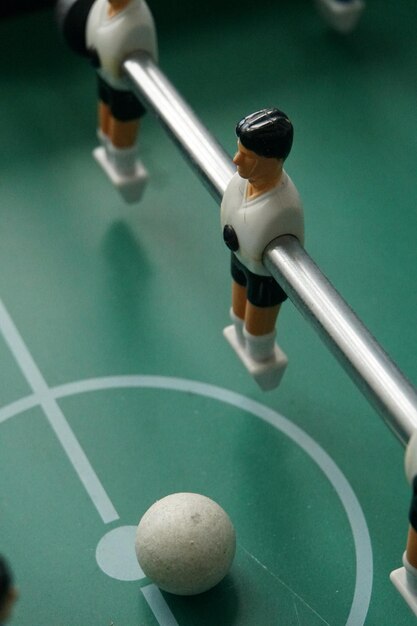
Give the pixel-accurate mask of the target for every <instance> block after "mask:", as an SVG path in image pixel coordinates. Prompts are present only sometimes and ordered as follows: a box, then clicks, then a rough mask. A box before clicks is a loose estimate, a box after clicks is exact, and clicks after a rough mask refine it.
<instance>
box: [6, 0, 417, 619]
mask: <svg viewBox="0 0 417 626" xmlns="http://www.w3.org/2000/svg"><path fill="white" fill-rule="evenodd" d="M150 4H151V3H150ZM161 4H162V3H161V2H159V3H158V5H157V11H156V13H158V14H160V13H163V7H162V6H161ZM383 4H384V6H381V5H379V4H378V3H377V2H374V1H371V0H369V3H368V6H367V10H366V12H365V13H364V15H363V19H362V21H361V23H360V26H359V28H358V30H357V31H356V32H355V33H353V34H352V35H351V36H349V37H340V36H337V35H336V34H334V33H331V32H329V31H328V30H327V29H326V27H325V26H324V25H323V24H322V22H321V21H320V18H319V17H318V15H317V14H316V12H315V10H314V6H313V3H312V2H308V1H307V0H303V1H302V0H292V1H289V0H288V1H278V2H276V3H275V4H270V5H269V4H266V5H265V6H260V7H253V6H252V7H250V6H249V3H248V4H246V5H243V6H242V5H240V9H241V10H240V11H239V8H238V7H236V11H235V12H233V11H232V10H231V7H230V6H228V10H227V12H226V14H225V15H224V16H222V15H220V13H219V7H216V11H215V14H213V15H209V11H208V9H207V7H202V10H201V15H199V14H198V12H197V11H196V14H195V15H194V16H190V18H189V19H188V20H186V21H185V20H183V19H178V20H176V19H175V16H173V17H172V19H171V20H168V19H166V15H165V19H164V20H162V21H163V26H162V28H161V30H160V32H159V39H160V64H161V68H162V70H163V71H164V73H166V75H167V76H168V78H169V79H170V80H171V82H172V83H173V84H174V85H175V86H176V87H177V89H178V90H179V91H180V93H181V94H182V95H183V96H184V98H185V99H186V100H187V101H188V102H189V104H190V105H191V106H192V107H193V109H194V110H195V111H196V113H197V115H198V116H199V117H200V119H201V120H202V121H203V123H204V124H205V125H206V126H207V127H208V128H209V129H210V131H211V132H212V133H213V135H214V136H215V137H216V138H217V139H218V140H219V141H220V143H222V144H223V145H224V146H225V148H226V150H227V151H228V152H230V154H232V153H233V151H234V148H235V137H234V125H235V123H236V121H237V120H239V119H240V118H241V117H242V116H243V115H245V114H247V113H250V112H252V111H254V110H256V109H258V108H262V107H264V106H271V105H273V106H278V107H279V108H282V109H283V110H284V111H286V112H287V113H288V114H289V115H290V117H291V118H292V121H293V123H294V127H295V141H294V147H293V152H292V154H291V156H290V158H289V159H288V163H287V165H286V169H287V171H288V173H289V174H290V175H291V177H292V179H293V180H294V182H295V183H296V185H297V187H298V189H299V191H300V193H301V195H302V198H303V202H304V207H305V215H306V249H307V251H308V252H309V253H310V254H311V256H312V257H313V259H314V260H315V261H316V262H317V264H318V265H319V266H320V268H321V269H322V271H323V272H324V273H325V274H326V275H327V276H328V277H329V278H330V280H331V281H332V282H333V283H334V285H335V286H336V287H337V289H338V290H339V291H340V292H341V294H342V295H343V296H344V297H345V298H346V300H347V301H348V302H349V304H350V305H351V306H352V308H353V309H354V310H355V311H356V312H357V313H358V315H359V317H360V318H361V319H362V320H363V321H364V323H365V324H366V326H367V327H368V328H369V329H370V330H371V332H372V333H373V334H374V335H375V336H376V338H377V339H378V341H379V342H380V343H381V344H382V346H383V347H384V348H385V349H386V350H387V351H388V353H389V354H390V355H391V356H392V357H393V359H394V360H395V361H396V362H397V363H398V365H399V367H400V368H401V369H402V370H403V371H404V372H405V373H406V375H407V376H408V377H409V378H410V379H411V380H412V381H414V382H415V381H416V380H417V362H416V358H415V355H416V353H417V331H416V324H415V320H416V310H417V289H416V281H415V268H416V262H417V254H416V250H417V246H416V237H415V233H416V228H417V212H416V206H417V190H416V183H415V181H416V167H415V163H416V162H417V143H416V136H417V133H416V131H417V128H416V127H417V117H416V100H417V80H416V76H417V69H416V68H417V66H416V58H417V37H416V26H415V7H414V3H412V2H411V0H401V2H399V1H398V0H397V1H394V0H386V2H384V3H383ZM170 10H172V8H171V9H170ZM180 17H181V14H180ZM0 50H1V54H0V93H1V101H0V120H1V129H2V132H1V143H2V150H1V152H0V216H1V217H0V223H1V228H0V238H1V245H0V301H1V304H0V373H1V375H0V552H1V553H4V554H6V555H7V557H8V559H9V560H10V562H11V564H12V567H13V570H14V573H15V577H16V581H17V583H18V585H19V588H20V592H21V597H20V600H19V603H18V605H17V607H16V611H15V614H14V618H13V620H12V622H13V623H15V624H19V625H20V626H40V625H41V624H42V625H47V626H110V625H113V626H139V625H141V626H142V625H143V626H155V625H156V626H157V625H158V624H159V625H160V626H171V625H175V624H178V625H179V626H212V625H214V624H219V625H221V626H232V625H233V626H273V625H274V626H275V625H276V626H278V625H279V626H300V625H301V626H321V625H323V624H329V625H331V626H344V625H345V624H349V625H350V626H361V625H362V624H365V625H366V626H409V625H410V626H411V625H412V624H414V623H415V619H414V618H413V616H412V613H411V611H410V610H409V608H408V607H407V606H406V605H405V604H404V602H403V601H402V599H401V598H400V596H399V595H398V593H397V591H396V590H395V589H394V587H393V586H392V584H391V583H390V581H389V574H390V572H391V570H393V569H395V568H397V567H399V566H400V565H401V556H402V552H403V550H404V546H405V541H406V532H407V525H408V522H407V510H408V506H409V496H410V494H409V487H408V485H407V483H406V480H405V477H404V473H403V448H402V446H401V445H400V444H399V443H398V442H397V440H396V439H395V438H394V437H393V436H392V434H391V433H390V432H389V430H388V429H387V428H386V426H385V425H384V424H383V423H382V421H381V420H380V419H379V417H378V415H377V414H376V413H375V411H374V410H373V408H372V407H370V406H369V405H368V403H367V402H366V400H365V399H364V398H363V397H362V396H361V395H360V393H359V391H358V390H357V389H356V387H354V385H353V383H351V382H350V380H349V379H348V378H347V376H346V374H345V373H344V372H343V370H342V369H341V368H340V367H339V366H338V364H337V363H336V361H335V360H334V358H333V357H332V356H331V354H330V353H329V352H328V350H327V349H326V348H325V346H323V345H322V344H321V342H320V340H319V339H318V338H317V337H316V335H315V334H314V331H313V330H311V328H310V327H309V325H308V324H307V323H306V322H305V320H304V319H302V318H301V316H300V314H299V313H298V312H297V311H296V309H295V308H294V306H293V305H292V303H291V302H288V303H286V304H285V305H284V306H283V309H282V312H281V314H280V318H279V321H278V327H277V330H278V342H279V344H280V345H281V347H282V348H283V350H284V351H285V352H286V354H287V355H288V357H289V366H288V371H287V372H286V374H285V377H284V379H283V381H282V384H281V386H280V387H279V388H278V389H277V390H274V391H273V392H269V393H262V392H261V390H260V389H259V388H258V387H257V386H256V384H255V383H254V382H253V380H252V379H251V378H250V377H249V375H248V374H247V372H246V371H245V370H244V368H243V366H242V365H241V363H240V362H239V361H238V359H237V358H236V356H235V355H234V353H233V352H232V350H231V349H230V347H229V345H228V344H227V343H226V342H225V340H224V339H223V336H222V329H223V327H224V326H225V325H227V324H228V323H229V319H228V309H229V306H230V293H229V291H230V277H229V271H228V252H227V250H226V249H225V246H224V244H223V242H222V238H221V233H220V226H219V210H218V207H217V206H216V204H215V202H214V201H213V199H212V198H211V197H210V196H209V194H208V193H207V191H206V190H205V188H204V187H203V186H202V185H201V183H200V181H199V180H198V179H197V178H196V177H195V175H194V174H193V173H192V172H191V170H190V169H189V167H188V165H187V164H186V163H185V162H184V160H183V159H182V157H181V156H180V154H179V153H178V151H177V149H176V147H175V146H173V145H172V144H171V142H170V141H169V139H168V138H167V137H166V135H165V134H164V133H163V131H162V130H161V128H160V126H159V125H158V123H157V121H156V120H155V119H154V118H153V117H152V116H151V115H148V116H146V118H145V119H144V121H143V127H142V133H141V146H140V153H141V157H142V160H143V162H144V164H145V165H146V167H147V169H148V170H149V173H150V182H149V185H148V188H147V189H146V192H145V195H144V197H143V200H142V201H141V202H140V204H135V205H132V206H127V205H125V204H124V203H123V201H122V200H121V198H120V196H119V195H118V193H117V192H116V191H115V190H114V189H113V188H112V187H111V185H110V183H109V182H108V181H107V179H106V178H105V176H104V174H103V172H102V171H101V170H100V169H99V167H98V166H97V164H96V162H95V161H94V160H93V158H92V156H91V151H92V149H93V148H94V147H95V145H96V137H95V124H96V120H95V106H96V97H95V80H94V72H93V70H92V68H90V67H89V65H88V63H87V62H86V61H85V60H84V59H81V58H77V57H75V56H73V55H72V54H71V52H70V51H68V50H67V49H66V48H65V46H64V44H63V43H62V41H61V40H60V38H59V35H58V33H57V30H56V27H55V25H54V23H53V19H52V15H51V13H50V12H48V11H46V12H39V13H37V14H28V15H25V16H20V17H16V18H13V19H9V20H5V21H3V22H1V23H0ZM179 491H193V492H198V493H203V494H205V495H207V496H209V497H211V498H213V499H214V500H216V501H217V502H218V503H219V504H220V505H221V506H223V508H224V509H225V510H226V511H227V512H228V514H229V515H230V517H231V519H232V520H233V523H234V525H235V528H236V533H237V554H236V559H235V561H234V564H233V567H232V569H231V571H230V573H229V574H228V576H227V577H226V578H225V579H224V580H223V582H222V583H221V584H220V585H219V586H218V587H217V588H215V589H213V590H212V591H210V592H208V593H206V594H203V595H201V596H198V597H194V598H180V597H175V596H172V595H170V594H160V593H159V592H158V590H157V589H156V588H155V587H154V586H153V585H152V584H151V581H149V580H148V579H146V578H144V577H142V576H141V573H140V571H139V570H138V568H137V565H136V563H135V559H134V554H133V542H132V537H133V535H134V527H135V526H136V525H137V523H138V520H139V518H140V516H141V515H142V514H143V513H144V512H145V510H146V509H147V508H148V507H149V506H150V505H151V504H152V503H153V502H154V501H155V500H156V499H159V498H161V497H163V496H165V495H167V494H169V493H174V492H179ZM112 541H113V544H112ZM109 545H110V548H111V547H113V548H114V549H113V551H112V550H111V549H110V548H109V547H108V546H109Z"/></svg>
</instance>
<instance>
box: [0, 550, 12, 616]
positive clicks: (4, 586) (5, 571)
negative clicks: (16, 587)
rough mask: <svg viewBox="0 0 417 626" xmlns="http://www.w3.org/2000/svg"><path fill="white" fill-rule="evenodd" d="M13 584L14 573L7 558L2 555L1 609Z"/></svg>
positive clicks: (0, 564)
mask: <svg viewBox="0 0 417 626" xmlns="http://www.w3.org/2000/svg"><path fill="white" fill-rule="evenodd" d="M12 585H13V577H12V573H11V571H10V568H9V566H8V564H7V561H6V559H5V558H4V557H2V556H1V555H0V609H1V608H2V606H3V602H4V600H5V599H6V596H7V594H8V592H9V590H10V587H11V586H12Z"/></svg>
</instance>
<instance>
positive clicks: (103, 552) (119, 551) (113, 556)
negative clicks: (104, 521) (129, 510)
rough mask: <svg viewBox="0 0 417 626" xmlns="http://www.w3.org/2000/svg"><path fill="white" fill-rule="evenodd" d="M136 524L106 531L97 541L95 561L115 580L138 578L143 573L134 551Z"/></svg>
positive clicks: (143, 575)
mask: <svg viewBox="0 0 417 626" xmlns="http://www.w3.org/2000/svg"><path fill="white" fill-rule="evenodd" d="M135 536H136V526H120V527H119V528H113V530H110V531H109V532H108V533H106V534H105V535H104V536H103V537H102V538H101V539H100V541H99V542H98V545H97V549H96V561H97V564H98V566H99V568H100V569H101V570H102V571H103V572H104V573H105V574H107V576H110V578H116V579H117V580H140V579H141V578H145V574H144V573H143V571H142V568H141V567H140V565H139V563H138V561H137V558H136V552H135Z"/></svg>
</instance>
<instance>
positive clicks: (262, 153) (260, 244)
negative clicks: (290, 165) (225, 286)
mask: <svg viewBox="0 0 417 626" xmlns="http://www.w3.org/2000/svg"><path fill="white" fill-rule="evenodd" d="M236 134H237V137H238V142H237V152H236V155H235V157H234V159H233V162H234V163H235V164H236V165H237V172H236V174H235V175H234V176H233V177H232V180H231V181H230V183H229V185H228V186H227V189H226V191H225V194H224V197H223V201H222V205H221V224H222V228H223V238H224V241H225V243H226V245H227V246H228V247H229V248H230V250H231V252H232V255H231V273H232V279H233V280H232V308H231V312H230V314H231V318H232V321H233V325H232V326H228V327H227V328H225V329H224V335H225V337H226V339H227V340H228V341H229V343H230V344H231V345H232V347H233V348H234V350H235V351H236V352H237V354H238V356H239V357H240V359H241V360H242V361H243V363H244V365H245V366H246V367H247V369H248V370H249V372H250V373H251V374H252V376H253V377H254V378H255V380H256V381H257V382H258V384H259V385H260V387H262V389H265V390H266V389H273V388H274V387H276V386H277V385H278V384H279V382H280V380H281V377H282V375H283V373H284V371H285V368H286V365H287V357H286V356H285V354H284V353H283V352H282V351H281V350H280V349H279V348H278V346H277V345H276V344H275V334H276V331H275V323H276V319H277V315H278V312H279V309H280V306H281V304H282V302H283V301H284V300H285V299H286V298H287V296H286V294H285V292H284V291H283V290H282V288H281V287H280V285H278V284H277V283H276V281H275V280H274V278H273V277H272V276H271V275H270V273H269V272H268V270H267V269H266V268H265V267H264V265H263V262H262V256H263V252H264V250H265V248H266V247H267V245H268V244H269V243H270V242H271V241H272V240H273V239H275V238H276V237H279V236H280V235H294V236H295V237H297V238H298V239H299V240H300V242H301V243H303V240H304V217H303V210H302V206H301V201H300V197H299V195H298V192H297V190H296V188H295V186H294V184H293V182H292V180H291V179H290V177H289V176H288V174H287V173H286V172H285V170H284V169H283V164H284V161H285V159H286V158H287V156H288V155H289V153H290V150H291V146H292V142H293V127H292V124H291V122H290V120H289V119H288V117H287V115H285V113H283V112H282V111H279V110H278V109H262V110H261V111H258V112H256V113H252V114H251V115H248V116H247V117H245V118H244V119H242V120H241V121H240V122H239V123H238V125H237V127H236Z"/></svg>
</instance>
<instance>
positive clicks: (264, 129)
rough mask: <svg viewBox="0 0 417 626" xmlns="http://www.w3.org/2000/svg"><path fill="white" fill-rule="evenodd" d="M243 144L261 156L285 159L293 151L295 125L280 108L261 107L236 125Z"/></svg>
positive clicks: (237, 133)
mask: <svg viewBox="0 0 417 626" xmlns="http://www.w3.org/2000/svg"><path fill="white" fill-rule="evenodd" d="M236 135H237V136H238V137H239V140H240V142H241V144H242V145H243V146H244V147H245V148H247V149H248V150H252V152H255V153H256V154H257V155H259V156H263V157H273V158H276V159H284V161H285V159H286V158H287V156H288V155H289V153H290V152H291V147H292V141H293V136H294V130H293V126H292V124H291V122H290V120H289V119H288V117H287V115H285V113H283V112H282V111H279V109H273V108H271V109H261V111H256V113H251V115H247V116H246V117H244V118H243V119H242V120H240V122H239V123H238V125H237V126H236Z"/></svg>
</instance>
